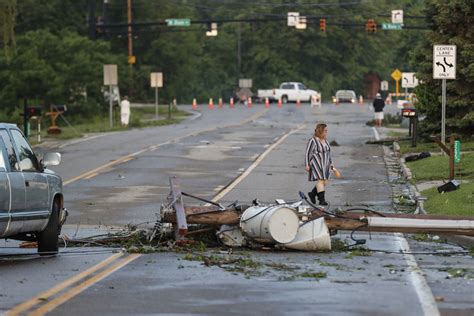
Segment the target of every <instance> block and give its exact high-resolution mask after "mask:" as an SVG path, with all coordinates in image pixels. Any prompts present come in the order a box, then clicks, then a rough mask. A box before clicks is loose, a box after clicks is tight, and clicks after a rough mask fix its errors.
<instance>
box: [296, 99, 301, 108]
mask: <svg viewBox="0 0 474 316" xmlns="http://www.w3.org/2000/svg"><path fill="white" fill-rule="evenodd" d="M296 106H297V107H300V106H301V101H300V99H296Z"/></svg>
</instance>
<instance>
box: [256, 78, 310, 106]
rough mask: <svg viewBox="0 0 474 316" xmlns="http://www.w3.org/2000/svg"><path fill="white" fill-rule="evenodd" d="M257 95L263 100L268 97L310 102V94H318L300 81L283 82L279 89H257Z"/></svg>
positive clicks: (285, 101)
mask: <svg viewBox="0 0 474 316" xmlns="http://www.w3.org/2000/svg"><path fill="white" fill-rule="evenodd" d="M257 96H258V98H259V99H261V100H263V99H265V98H268V99H269V100H270V101H277V100H279V99H281V102H282V103H288V101H293V102H296V101H298V100H299V101H301V102H311V97H312V96H319V93H318V92H317V91H315V90H311V89H308V88H306V86H305V85H304V84H302V83H301V82H283V83H282V84H280V88H279V89H268V90H258V91H257Z"/></svg>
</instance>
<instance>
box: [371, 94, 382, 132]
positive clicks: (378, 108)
mask: <svg viewBox="0 0 474 316" xmlns="http://www.w3.org/2000/svg"><path fill="white" fill-rule="evenodd" d="M373 106H374V113H375V126H377V127H381V126H382V123H383V108H384V107H385V102H384V100H383V99H382V96H381V95H380V93H377V94H376V95H375V100H374V103H373Z"/></svg>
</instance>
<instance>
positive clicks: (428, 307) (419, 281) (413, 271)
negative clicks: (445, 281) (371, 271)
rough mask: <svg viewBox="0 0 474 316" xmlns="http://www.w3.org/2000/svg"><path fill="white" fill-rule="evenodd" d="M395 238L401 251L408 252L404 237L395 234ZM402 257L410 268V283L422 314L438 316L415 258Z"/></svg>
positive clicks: (433, 299) (436, 307)
mask: <svg viewBox="0 0 474 316" xmlns="http://www.w3.org/2000/svg"><path fill="white" fill-rule="evenodd" d="M395 236H396V237H397V239H398V242H399V243H400V248H401V250H402V251H403V252H410V246H409V245H408V242H407V240H406V239H405V237H403V235H402V234H400V233H397V234H395ZM403 257H404V258H405V260H406V262H407V263H408V266H409V267H410V269H409V270H410V276H411V283H412V284H413V287H414V288H415V292H416V295H418V300H419V301H420V304H421V308H422V310H423V314H424V315H425V316H439V315H440V313H439V310H438V305H437V304H436V300H435V298H434V296H433V293H432V292H431V288H430V287H429V285H428V283H427V282H426V280H425V278H424V277H423V275H422V272H421V269H420V267H419V266H418V264H417V263H416V259H415V257H414V256H413V255H412V254H404V255H403Z"/></svg>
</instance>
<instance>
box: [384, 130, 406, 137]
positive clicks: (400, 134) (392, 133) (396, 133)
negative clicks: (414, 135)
mask: <svg viewBox="0 0 474 316" xmlns="http://www.w3.org/2000/svg"><path fill="white" fill-rule="evenodd" d="M387 136H388V137H392V138H397V137H405V136H407V137H408V132H407V131H393V130H392V131H388V133H387Z"/></svg>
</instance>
